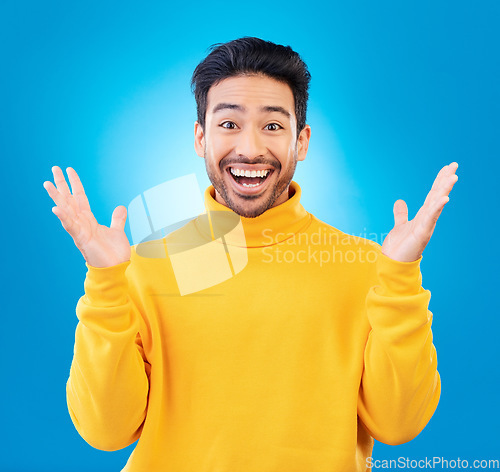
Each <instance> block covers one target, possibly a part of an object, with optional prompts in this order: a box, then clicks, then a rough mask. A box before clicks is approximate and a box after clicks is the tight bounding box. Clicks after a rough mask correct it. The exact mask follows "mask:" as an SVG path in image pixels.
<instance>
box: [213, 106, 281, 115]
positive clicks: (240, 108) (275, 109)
mask: <svg viewBox="0 0 500 472" xmlns="http://www.w3.org/2000/svg"><path fill="white" fill-rule="evenodd" d="M221 110H236V111H241V112H245V111H246V108H245V107H243V106H241V105H237V104H235V103H219V104H217V105H215V107H214V108H213V110H212V113H214V114H215V113H217V112H218V111H221ZM260 111H261V112H264V113H272V112H277V113H281V114H282V115H284V116H285V117H286V118H291V115H290V113H289V112H288V111H286V110H285V109H284V108H283V107H280V106H275V105H268V106H263V107H260Z"/></svg>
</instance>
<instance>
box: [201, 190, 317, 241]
mask: <svg viewBox="0 0 500 472" xmlns="http://www.w3.org/2000/svg"><path fill="white" fill-rule="evenodd" d="M289 194H290V195H291V196H290V197H289V198H288V200H286V201H285V202H283V203H282V204H280V205H277V206H275V207H272V208H269V210H267V211H265V212H264V213H262V215H260V216H257V217H256V218H245V217H242V216H241V217H240V216H238V215H237V214H236V213H235V212H233V210H231V209H230V208H228V207H226V206H224V205H222V204H220V203H219V202H217V201H216V200H215V189H214V187H213V186H212V185H210V186H209V187H208V188H207V189H206V190H205V195H204V196H205V207H206V210H207V213H208V214H209V217H210V219H213V218H212V217H211V216H210V215H211V214H212V215H213V213H212V212H222V211H225V212H231V213H232V214H233V215H234V217H235V218H236V219H239V220H240V221H241V225H242V227H243V231H244V235H245V236H244V241H243V238H241V236H239V235H238V232H237V231H236V232H235V231H232V232H229V233H226V234H225V235H224V239H225V243H226V244H229V245H232V246H240V247H242V246H243V247H263V246H270V245H272V244H276V243H278V242H281V241H284V240H285V239H288V238H290V237H292V235H293V234H295V233H298V232H299V231H301V230H303V229H305V227H306V226H308V225H309V223H310V221H311V215H310V214H309V213H308V212H307V211H306V210H305V208H304V207H303V206H302V204H301V203H300V197H301V194H302V191H301V189H300V186H299V184H297V183H296V182H293V181H292V182H291V183H290V187H289ZM233 221H234V219H233ZM198 229H199V231H200V232H201V233H205V234H204V236H205V237H208V238H209V239H213V235H212V234H206V233H207V230H208V226H207V225H200V226H199V227H198ZM239 234H241V233H239Z"/></svg>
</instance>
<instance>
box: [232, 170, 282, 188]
mask: <svg viewBox="0 0 500 472" xmlns="http://www.w3.org/2000/svg"><path fill="white" fill-rule="evenodd" d="M272 173H273V171H272V170H271V169H260V170H248V169H238V168H235V167H230V168H229V174H230V175H231V177H232V178H233V180H234V181H235V182H236V183H237V184H238V185H241V186H242V187H244V188H247V189H252V188H257V187H260V186H261V185H262V184H263V183H264V182H265V181H266V180H267V178H268V177H269V176H270V175H271V174H272Z"/></svg>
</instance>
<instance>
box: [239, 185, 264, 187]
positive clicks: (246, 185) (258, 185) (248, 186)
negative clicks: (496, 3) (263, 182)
mask: <svg viewBox="0 0 500 472" xmlns="http://www.w3.org/2000/svg"><path fill="white" fill-rule="evenodd" d="M242 185H243V187H257V186H259V185H260V184H242Z"/></svg>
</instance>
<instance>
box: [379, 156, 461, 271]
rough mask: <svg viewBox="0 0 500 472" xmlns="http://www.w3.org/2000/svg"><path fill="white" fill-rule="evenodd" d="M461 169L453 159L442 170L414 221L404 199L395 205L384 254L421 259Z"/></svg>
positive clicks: (391, 256) (400, 258) (392, 256)
mask: <svg viewBox="0 0 500 472" xmlns="http://www.w3.org/2000/svg"><path fill="white" fill-rule="evenodd" d="M457 168H458V164H457V163H456V162H453V163H452V164H450V165H448V166H444V167H443V168H442V169H441V170H440V172H439V173H438V175H437V177H436V179H435V180H434V184H433V185H432V188H431V190H430V192H429V193H428V195H427V198H426V199H425V202H424V204H423V205H422V207H421V208H420V210H419V211H418V212H417V214H416V215H415V218H413V219H412V220H410V221H408V207H407V206H406V203H405V202H404V201H403V200H398V201H397V202H396V203H395V204H394V228H393V229H392V230H391V232H390V233H389V234H388V235H387V237H386V238H385V240H384V243H383V244H382V253H383V254H385V255H386V256H388V257H390V258H391V259H394V260H397V261H401V262H411V261H416V260H417V259H419V258H420V256H421V255H422V252H423V251H424V249H425V247H426V246H427V243H428V242H429V240H430V238H431V236H432V233H433V232H434V228H435V227H436V222H437V220H438V218H439V215H440V214H441V212H442V211H443V208H444V206H445V205H446V203H447V202H448V201H449V197H448V195H449V194H450V192H451V189H452V188H453V186H454V185H455V183H456V181H457V180H458V176H457V175H456V174H455V172H456V170H457Z"/></svg>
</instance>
